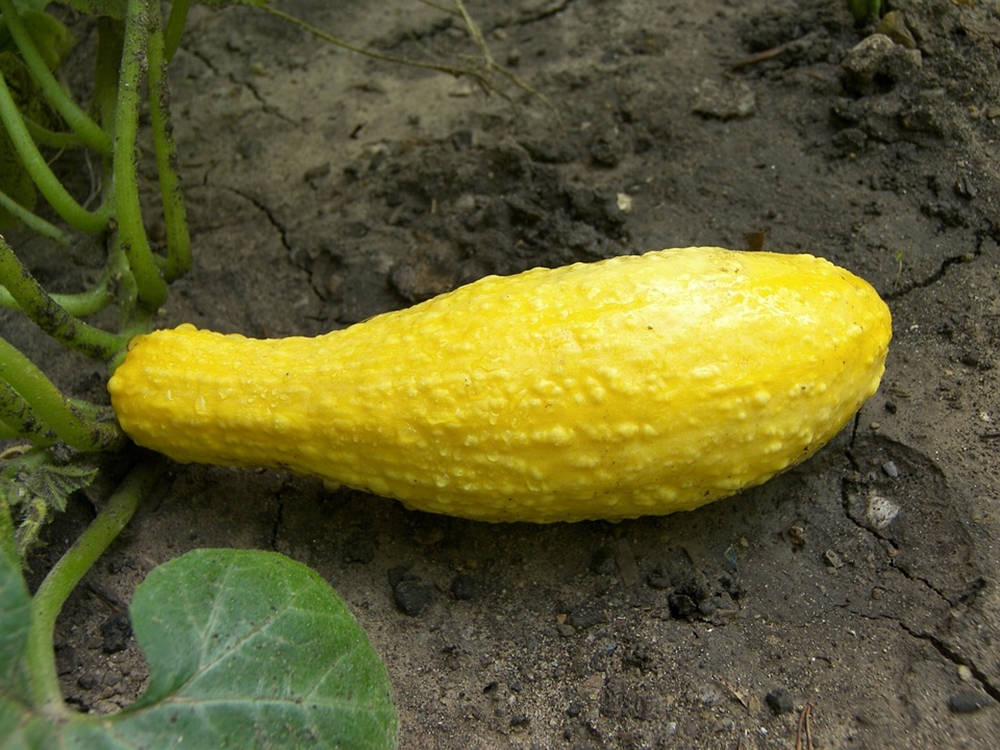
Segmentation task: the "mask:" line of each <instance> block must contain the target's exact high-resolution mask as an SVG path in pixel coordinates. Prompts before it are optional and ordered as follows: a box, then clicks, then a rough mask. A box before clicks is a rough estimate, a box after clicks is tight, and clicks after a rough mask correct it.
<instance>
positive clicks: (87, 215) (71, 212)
mask: <svg viewBox="0 0 1000 750" xmlns="http://www.w3.org/2000/svg"><path fill="white" fill-rule="evenodd" d="M2 1H3V0H0V2H2ZM0 121H2V122H3V126H4V128H6V130H7V135H8V137H9V138H10V141H11V144H12V145H13V146H14V150H15V151H16V152H17V155H18V156H19V157H20V159H21V162H22V163H23V164H24V168H25V169H26V170H27V171H28V174H30V175H31V179H32V180H33V181H34V183H35V185H37V186H38V189H39V191H41V193H42V195H44V196H45V200H47V201H48V202H49V203H50V204H51V205H52V208H54V209H55V210H56V213H58V214H59V215H60V216H61V217H62V218H63V219H65V220H66V221H67V222H68V223H69V224H72V225H73V226H74V227H76V228H77V229H79V230H80V231H82V232H91V233H96V232H100V231H102V230H103V229H105V228H106V227H107V225H108V219H109V218H110V216H111V207H110V205H108V204H107V203H105V204H104V205H102V206H101V207H100V208H98V209H97V211H93V212H91V211H88V210H87V209H85V208H84V207H83V206H81V205H80V204H79V203H77V202H76V200H75V199H74V198H73V196H71V195H70V194H69V193H68V192H67V190H66V188H64V187H63V186H62V183H61V182H59V178H57V177H56V176H55V174H53V172H52V170H51V169H49V165H48V164H47V163H46V161H45V158H44V157H43V156H42V154H41V152H40V151H39V150H38V146H36V145H35V142H34V141H33V140H32V139H31V135H30V134H29V133H28V127H27V126H26V125H25V124H24V119H23V118H22V117H21V113H20V112H19V111H18V109H17V104H16V103H15V102H14V97H13V96H11V93H10V89H9V88H7V81H6V80H5V79H4V77H3V74H2V73H0Z"/></svg>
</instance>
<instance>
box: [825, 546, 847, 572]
mask: <svg viewBox="0 0 1000 750" xmlns="http://www.w3.org/2000/svg"><path fill="white" fill-rule="evenodd" d="M823 562H824V563H826V564H827V565H828V566H829V567H831V568H834V569H836V568H840V567H843V565H844V559H843V558H842V557H841V556H840V555H839V554H837V551H836V550H832V549H828V550H827V551H826V552H824V553H823Z"/></svg>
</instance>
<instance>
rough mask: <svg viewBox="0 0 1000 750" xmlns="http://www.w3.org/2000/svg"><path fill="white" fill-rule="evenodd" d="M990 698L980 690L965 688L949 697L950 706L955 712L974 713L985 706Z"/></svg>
mask: <svg viewBox="0 0 1000 750" xmlns="http://www.w3.org/2000/svg"><path fill="white" fill-rule="evenodd" d="M989 703H990V699H989V698H988V697H987V696H986V695H985V694H984V693H981V692H979V691H978V690H971V689H965V690H960V691H959V692H957V693H954V694H953V695H952V696H951V697H950V698H948V708H949V709H950V710H951V712H952V713H954V714H972V713H975V712H976V711H978V710H980V709H981V708H985V707H986V706H988V705H989Z"/></svg>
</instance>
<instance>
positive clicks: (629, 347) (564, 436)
mask: <svg viewBox="0 0 1000 750" xmlns="http://www.w3.org/2000/svg"><path fill="white" fill-rule="evenodd" d="M890 333H891V324H890V316H889V310H888V308H887V307H886V305H885V303H884V302H883V301H882V300H881V299H880V298H879V296H878V294H877V293H876V292H875V290H874V289H872V287H871V286H869V285H868V284H867V283H866V282H864V281H863V280H861V279H859V278H858V277H856V276H854V275H852V274H851V273H849V272H848V271H845V270H844V269H842V268H839V267H837V266H835V265H833V264H831V263H829V262H828V261H826V260H822V259H819V258H815V257H813V256H810V255H784V254H778V253H765V252H755V253H749V252H737V251H730V250H723V249H720V248H686V249H677V250H661V251H656V252H650V253H646V254H645V255H632V256H623V257H618V258H612V259H610V260H605V261H601V262H597V263H590V264H582V263H581V264H575V265H571V266H566V267H563V268H556V269H542V268H536V269H533V270H531V271H526V272H524V273H521V274H518V275H516V276H508V277H496V276H491V277H487V278H484V279H480V280H479V281H476V282H474V283H472V284H468V285H467V286H464V287H461V288H459V289H456V290H455V291H453V292H450V293H448V294H444V295H441V296H439V297H436V298H435V299H432V300H429V301H427V302H424V303H422V304H419V305H416V306H415V307H412V308H410V309H407V310H401V311H398V312H390V313H386V314H383V315H379V316H377V317H375V318H372V319H370V320H367V321H365V322H363V323H359V324H357V325H354V326H351V327H350V328H347V329H344V330H341V331H334V332H332V333H328V334H325V335H322V336H318V337H315V338H303V337H292V338H285V339H273V340H271V339H264V340H260V339H249V338H245V337H243V336H239V335H223V334H219V333H213V332H210V331H203V330H197V329H195V328H194V327H193V326H191V325H182V326H180V327H178V328H176V329H173V330H163V331H156V332H154V333H151V334H149V335H145V336H140V337H138V338H136V339H135V341H134V342H133V343H132V345H131V348H130V350H129V353H128V356H127V357H126V359H125V361H124V363H123V364H122V365H121V366H120V367H119V368H118V370H117V372H115V374H114V376H113V377H112V378H111V381H110V384H109V389H110V392H111V400H112V404H113V406H114V409H115V412H116V413H117V415H118V419H119V421H120V422H121V425H122V427H123V428H124V430H125V431H126V432H127V433H128V434H129V435H130V436H131V437H132V438H133V439H134V440H135V442H137V443H139V444H140V445H144V446H146V447H148V448H152V449H154V450H157V451H160V452H162V453H165V454H167V455H168V456H170V457H172V458H174V459H176V460H178V461H198V462H206V463H215V464H225V465H242V466H271V467H280V468H285V469H289V470H291V471H294V472H299V473H303V474H314V475H318V476H321V477H323V478H325V479H327V480H329V481H331V482H333V483H337V484H343V485H347V486H351V487H357V488H362V489H366V490H370V491H372V492H374V493H377V494H379V495H384V496H387V497H393V498H398V499H400V500H402V501H404V502H405V503H406V504H407V505H409V506H411V507H414V508H419V509H422V510H426V511H431V512H435V513H447V514H449V515H454V516H461V517H465V518H473V519H479V520H486V521H537V522H549V521H577V520H582V519H596V518H605V519H619V518H630V517H635V516H640V515H645V514H662V513H670V512H673V511H677V510H685V509H690V508H694V507H696V506H699V505H702V504H704V503H707V502H710V501H712V500H715V499H718V498H720V497H723V496H726V495H731V494H733V493H735V492H737V491H739V490H740V489H742V488H744V487H748V486H751V485H755V484H758V483H760V482H763V481H764V480H766V479H768V478H769V477H771V476H773V475H774V474H775V473H777V472H779V471H781V470H782V469H785V468H787V467H788V466H790V465H792V464H795V463H797V462H799V461H801V460H803V459H804V458H806V457H807V456H809V455H811V454H812V453H814V452H815V451H816V450H817V449H819V448H820V447H821V446H822V445H823V444H824V443H825V442H826V441H828V440H829V439H830V438H831V437H833V436H834V435H835V434H836V433H837V432H838V431H839V430H840V429H841V427H843V426H844V424H845V423H846V422H847V421H848V420H849V419H850V418H851V416H852V415H853V414H854V413H855V412H856V411H857V409H858V408H859V407H860V406H861V404H862V403H863V402H864V401H865V400H866V399H867V398H868V397H869V396H871V395H872V393H874V392H875V389H876V388H877V387H878V383H879V379H880V378H881V376H882V372H883V370H884V363H885V356H886V349H887V347H888V344H889V338H890Z"/></svg>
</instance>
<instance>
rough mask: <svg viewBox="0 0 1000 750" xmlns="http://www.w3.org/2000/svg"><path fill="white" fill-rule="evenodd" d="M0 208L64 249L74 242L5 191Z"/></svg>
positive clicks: (0, 195) (65, 233) (1, 193)
mask: <svg viewBox="0 0 1000 750" xmlns="http://www.w3.org/2000/svg"><path fill="white" fill-rule="evenodd" d="M0 207H3V208H4V209H6V210H7V211H8V212H9V213H10V214H11V215H12V216H15V217H17V218H18V219H20V220H21V221H22V222H23V223H24V225H25V226H26V227H28V229H30V230H31V231H32V232H34V233H35V234H40V235H42V236H43V237H48V238H49V239H50V240H52V241H54V242H57V243H59V244H60V245H62V246H63V247H68V246H69V245H70V243H71V242H72V241H73V238H72V237H71V236H70V235H69V234H68V233H67V232H64V231H63V230H61V229H60V228H59V227H57V226H55V225H54V224H51V223H49V222H47V221H46V220H45V219H43V218H42V217H41V216H39V215H38V214H36V213H33V212H32V211H29V210H28V209H27V208H25V207H24V206H22V205H21V204H20V203H18V202H17V201H15V200H14V199H13V198H11V197H10V196H9V195H7V194H6V193H4V192H3V191H0Z"/></svg>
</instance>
